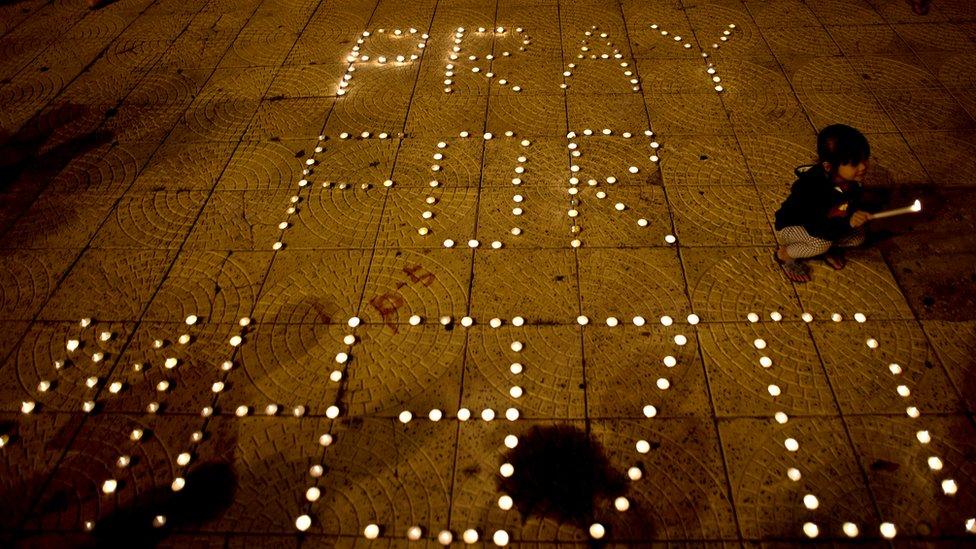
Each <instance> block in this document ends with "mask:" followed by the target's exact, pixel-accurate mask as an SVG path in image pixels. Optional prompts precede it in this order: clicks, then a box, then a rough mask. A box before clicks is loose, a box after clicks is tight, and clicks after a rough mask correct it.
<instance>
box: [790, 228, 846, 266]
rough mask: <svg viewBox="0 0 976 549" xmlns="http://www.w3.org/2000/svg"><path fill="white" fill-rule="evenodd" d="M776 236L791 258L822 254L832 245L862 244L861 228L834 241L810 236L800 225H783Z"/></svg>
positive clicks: (840, 246)
mask: <svg viewBox="0 0 976 549" xmlns="http://www.w3.org/2000/svg"><path fill="white" fill-rule="evenodd" d="M776 236H777V237H779V241H780V242H782V243H783V244H784V245H786V253H787V254H789V256H790V257H792V258H793V259H803V258H806V257H814V256H818V255H822V254H825V253H827V250H829V249H830V248H831V247H833V246H837V247H838V248H853V247H854V246H860V245H861V244H864V231H863V230H862V229H854V230H852V231H851V232H850V233H848V234H846V235H844V236H843V237H841V238H840V239H838V240H836V241H834V242H831V241H830V240H824V239H822V238H817V237H815V236H811V235H810V233H808V232H807V230H806V229H804V228H803V227H802V226H801V225H790V226H789V227H783V230H782V231H776Z"/></svg>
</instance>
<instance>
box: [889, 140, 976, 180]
mask: <svg viewBox="0 0 976 549" xmlns="http://www.w3.org/2000/svg"><path fill="white" fill-rule="evenodd" d="M904 135H905V141H907V142H908V146H909V147H910V148H911V149H912V150H913V151H914V152H915V155H916V157H917V158H918V161H919V162H921V164H922V166H923V167H924V168H925V171H926V172H928V174H929V177H930V178H931V179H932V182H933V183H935V184H937V185H969V184H971V182H972V181H973V179H972V178H971V177H970V175H971V174H976V161H974V160H973V158H972V156H971V155H965V154H962V151H964V150H967V149H968V147H971V145H970V143H971V142H972V141H973V139H974V136H976V134H974V133H973V132H969V131H966V132H945V133H943V132H938V133H934V132H909V133H906V134H904Z"/></svg>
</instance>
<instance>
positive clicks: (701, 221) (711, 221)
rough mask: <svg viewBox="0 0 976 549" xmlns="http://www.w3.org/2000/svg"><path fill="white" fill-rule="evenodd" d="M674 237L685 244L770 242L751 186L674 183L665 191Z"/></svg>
mask: <svg viewBox="0 0 976 549" xmlns="http://www.w3.org/2000/svg"><path fill="white" fill-rule="evenodd" d="M668 204H669V205H670V207H671V213H672V216H673V218H674V224H675V229H676V236H677V237H678V239H679V241H680V242H681V243H682V244H683V245H685V246H722V245H732V246H743V245H745V246H756V245H762V244H772V243H773V242H774V238H773V234H772V229H771V226H770V224H769V223H768V221H767V219H766V213H765V211H764V209H763V204H762V202H761V201H760V200H759V194H758V193H757V192H756V188H755V187H753V186H751V185H750V186H741V185H723V186H717V185H713V186H703V187H696V186H690V185H689V186H684V185H682V186H678V187H673V188H671V189H669V190H668Z"/></svg>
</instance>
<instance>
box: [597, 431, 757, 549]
mask: <svg viewBox="0 0 976 549" xmlns="http://www.w3.org/2000/svg"><path fill="white" fill-rule="evenodd" d="M593 432H594V438H595V439H596V440H597V441H599V442H600V443H602V445H603V446H604V447H605V448H606V451H607V457H608V458H609V459H610V462H611V463H612V464H614V465H615V466H616V468H617V470H618V471H619V472H620V473H624V472H625V471H626V469H627V468H629V467H637V468H639V469H640V470H641V471H642V472H643V477H642V478H641V479H640V480H637V481H633V482H632V484H631V485H630V487H629V489H628V494H627V497H628V499H629V500H630V501H631V506H630V510H629V511H628V512H627V513H619V512H617V511H615V510H612V509H611V508H610V506H609V505H608V506H607V507H606V508H605V509H606V511H604V513H606V518H607V521H608V526H609V529H610V532H611V536H612V537H613V538H619V539H622V540H630V541H631V543H646V542H645V541H644V540H648V539H650V540H658V541H666V540H672V539H673V540H683V541H685V542H691V541H693V540H722V539H734V538H736V537H737V536H738V535H739V533H738V528H737V527H736V524H735V519H734V518H733V517H734V512H733V510H732V501H730V499H729V488H728V486H729V485H728V481H727V479H726V474H725V469H724V468H723V465H722V453H721V449H720V448H719V442H718V440H719V437H718V436H717V435H716V432H715V426H714V424H713V423H712V422H711V421H710V420H708V419H705V418H699V417H688V418H652V419H642V420H606V421H596V422H594V425H593ZM638 440H646V441H647V442H648V443H649V444H650V451H649V452H648V453H646V454H639V453H637V451H636V450H635V444H636V442H637V441H638ZM611 513H614V515H611ZM618 517H619V518H618Z"/></svg>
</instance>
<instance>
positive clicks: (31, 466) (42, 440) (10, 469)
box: [0, 412, 84, 531]
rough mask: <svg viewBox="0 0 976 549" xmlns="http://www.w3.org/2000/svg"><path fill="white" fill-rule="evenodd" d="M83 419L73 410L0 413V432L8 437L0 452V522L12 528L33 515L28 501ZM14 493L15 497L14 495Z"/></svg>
mask: <svg viewBox="0 0 976 549" xmlns="http://www.w3.org/2000/svg"><path fill="white" fill-rule="evenodd" d="M83 420H84V418H83V416H82V414H81V413H77V414H30V415H25V414H21V413H19V412H18V413H17V414H13V413H6V412H3V413H0V433H2V434H4V435H7V436H8V437H10V442H9V443H8V444H7V445H5V448H4V449H3V452H2V453H0V471H2V472H3V474H2V475H0V490H2V492H3V493H4V494H7V495H8V496H9V497H5V498H3V499H2V500H0V509H2V510H3V513H2V514H0V524H2V525H3V528H4V529H5V530H7V531H12V530H13V529H14V528H16V527H17V526H18V525H19V524H20V523H21V522H22V521H23V520H25V519H27V518H29V517H30V516H32V515H33V513H31V504H32V503H33V501H34V499H35V498H37V497H38V496H40V495H41V494H43V493H44V490H45V488H46V486H47V484H46V483H47V479H48V477H49V476H50V475H51V473H52V472H53V471H54V469H55V467H56V466H57V464H58V462H59V461H60V459H61V456H62V454H63V453H64V451H65V448H66V447H67V446H68V444H69V442H70V440H71V438H72V436H74V433H75V432H77V431H78V428H79V427H80V426H81V422H82V421H83ZM15 496H16V497H15Z"/></svg>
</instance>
